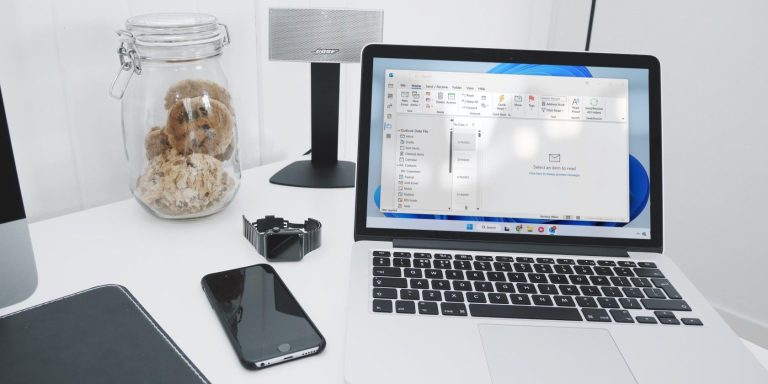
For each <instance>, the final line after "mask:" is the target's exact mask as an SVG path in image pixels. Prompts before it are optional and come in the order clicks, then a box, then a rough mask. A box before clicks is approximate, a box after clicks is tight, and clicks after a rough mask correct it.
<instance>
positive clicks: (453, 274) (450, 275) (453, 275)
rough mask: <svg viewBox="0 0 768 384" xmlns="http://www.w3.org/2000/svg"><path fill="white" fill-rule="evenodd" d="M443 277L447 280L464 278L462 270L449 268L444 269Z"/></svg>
mask: <svg viewBox="0 0 768 384" xmlns="http://www.w3.org/2000/svg"><path fill="white" fill-rule="evenodd" d="M445 277H446V278H447V279H449V280H464V272H463V271H457V270H455V269H451V270H450V271H445Z"/></svg>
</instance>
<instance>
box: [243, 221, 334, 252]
mask: <svg viewBox="0 0 768 384" xmlns="http://www.w3.org/2000/svg"><path fill="white" fill-rule="evenodd" d="M275 228H279V229H301V230H303V231H304V232H303V233H302V236H301V240H302V241H301V243H302V247H301V249H302V253H301V255H300V257H303V256H304V255H306V254H307V253H309V252H312V251H314V250H315V249H317V248H320V245H321V235H322V224H320V222H319V221H317V220H315V219H313V218H308V219H307V220H305V221H304V223H303V224H300V223H291V222H289V221H288V220H285V219H283V218H282V217H276V216H274V215H269V216H265V217H263V218H261V219H258V220H256V222H253V223H252V222H251V221H249V220H248V219H247V218H246V217H245V215H243V236H245V238H246V239H247V240H248V242H250V243H251V244H252V245H253V246H254V247H255V248H256V252H258V253H259V254H260V255H264V252H265V250H266V239H267V236H266V234H267V232H268V231H270V230H273V229H275Z"/></svg>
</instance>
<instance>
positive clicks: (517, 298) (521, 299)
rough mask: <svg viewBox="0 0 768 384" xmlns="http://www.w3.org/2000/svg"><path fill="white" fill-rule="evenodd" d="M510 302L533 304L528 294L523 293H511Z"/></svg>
mask: <svg viewBox="0 0 768 384" xmlns="http://www.w3.org/2000/svg"><path fill="white" fill-rule="evenodd" d="M509 302H511V303H512V304H515V305H531V299H530V298H529V297H528V295H523V294H520V293H510V294H509Z"/></svg>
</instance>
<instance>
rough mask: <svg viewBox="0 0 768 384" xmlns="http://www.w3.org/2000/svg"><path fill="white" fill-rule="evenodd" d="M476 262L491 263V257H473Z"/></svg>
mask: <svg viewBox="0 0 768 384" xmlns="http://www.w3.org/2000/svg"><path fill="white" fill-rule="evenodd" d="M475 260H477V261H493V256H475Z"/></svg>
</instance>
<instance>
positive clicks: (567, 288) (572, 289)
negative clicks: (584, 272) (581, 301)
mask: <svg viewBox="0 0 768 384" xmlns="http://www.w3.org/2000/svg"><path fill="white" fill-rule="evenodd" d="M559 288H560V293H562V294H563V295H570V296H578V295H580V294H581V293H579V288H578V287H576V286H575V285H561V286H560V287H559Z"/></svg>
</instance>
